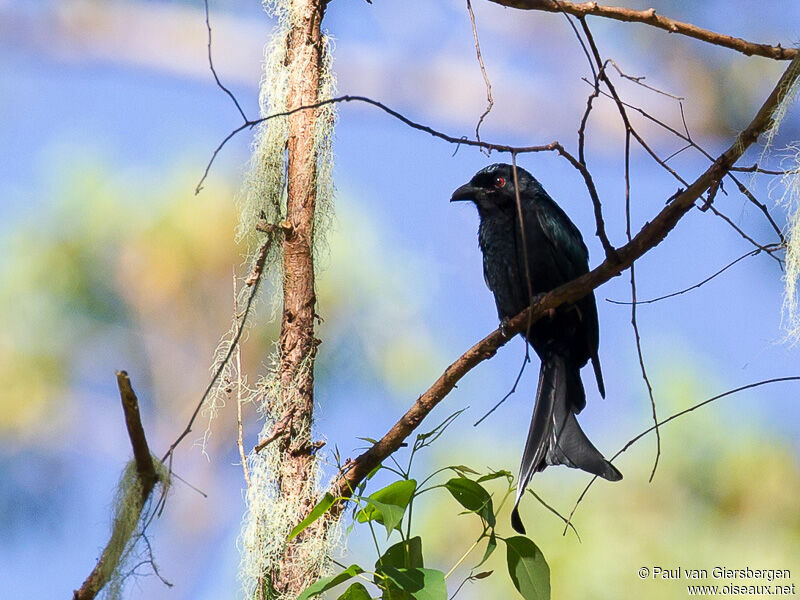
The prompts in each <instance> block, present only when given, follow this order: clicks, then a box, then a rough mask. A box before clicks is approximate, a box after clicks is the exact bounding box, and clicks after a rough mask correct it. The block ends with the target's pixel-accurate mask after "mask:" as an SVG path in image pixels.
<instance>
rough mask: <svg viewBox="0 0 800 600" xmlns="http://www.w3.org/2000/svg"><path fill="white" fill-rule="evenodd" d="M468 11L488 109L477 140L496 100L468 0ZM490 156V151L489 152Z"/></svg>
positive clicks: (480, 121) (478, 130)
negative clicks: (484, 85) (493, 96)
mask: <svg viewBox="0 0 800 600" xmlns="http://www.w3.org/2000/svg"><path fill="white" fill-rule="evenodd" d="M467 11H469V21H470V23H472V37H473V38H474V39H475V52H476V54H477V55H478V64H479V65H480V67H481V75H483V82H484V83H485V84H486V102H487V104H486V109H485V110H484V111H483V113H482V114H481V116H480V118H479V119H478V124H477V125H476V126H475V139H476V140H480V139H481V125H482V124H483V120H484V119H485V118H486V116H487V115H488V114H489V113H490V112H492V107H493V106H494V98H492V83H491V82H490V81H489V76H488V75H487V74H486V65H484V64H483V56H481V43H480V41H479V40H478V27H477V25H475V13H474V12H472V2H470V0H467ZM486 153H487V154H488V153H489V151H488V150H487V151H486Z"/></svg>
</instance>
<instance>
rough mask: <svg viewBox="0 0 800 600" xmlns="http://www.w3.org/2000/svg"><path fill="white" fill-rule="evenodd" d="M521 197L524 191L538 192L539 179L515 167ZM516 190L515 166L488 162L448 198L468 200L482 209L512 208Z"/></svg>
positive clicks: (514, 203)
mask: <svg viewBox="0 0 800 600" xmlns="http://www.w3.org/2000/svg"><path fill="white" fill-rule="evenodd" d="M517 185H518V187H519V193H520V197H523V195H524V194H525V192H531V191H533V192H538V191H539V190H540V189H541V186H540V185H539V182H538V181H536V179H534V177H533V175H531V174H530V173H528V172H527V171H526V170H525V169H523V168H521V167H517ZM516 198H517V194H516V191H515V187H514V168H513V167H512V166H511V165H508V164H505V163H496V164H493V165H489V166H488V167H485V168H483V169H481V170H480V171H478V172H477V173H475V176H474V177H473V178H472V179H470V181H469V183H466V184H464V185H462V186H461V187H460V188H458V189H457V190H456V191H455V192H453V195H452V196H451V197H450V202H458V201H462V200H469V201H471V202H474V203H475V205H476V206H477V207H478V210H479V211H480V212H481V213H489V212H495V211H506V210H514V209H515V207H516Z"/></svg>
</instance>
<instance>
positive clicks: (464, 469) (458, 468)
mask: <svg viewBox="0 0 800 600" xmlns="http://www.w3.org/2000/svg"><path fill="white" fill-rule="evenodd" d="M447 468H448V469H450V470H451V471H455V472H456V473H458V474H459V475H461V476H462V477H464V476H465V475H480V473H478V472H477V471H476V470H475V469H470V468H469V467H468V466H466V465H450V466H449V467H447Z"/></svg>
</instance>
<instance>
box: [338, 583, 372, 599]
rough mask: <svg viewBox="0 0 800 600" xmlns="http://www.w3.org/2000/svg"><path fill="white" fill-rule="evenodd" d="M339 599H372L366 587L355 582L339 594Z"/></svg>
mask: <svg viewBox="0 0 800 600" xmlns="http://www.w3.org/2000/svg"><path fill="white" fill-rule="evenodd" d="M339 600H372V596H370V595H369V592H368V591H367V588H365V587H364V586H363V585H361V584H360V583H358V582H355V583H354V584H353V585H351V586H350V587H349V588H347V589H346V590H345V592H344V594H342V595H341V596H339Z"/></svg>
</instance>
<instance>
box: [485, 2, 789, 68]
mask: <svg viewBox="0 0 800 600" xmlns="http://www.w3.org/2000/svg"><path fill="white" fill-rule="evenodd" d="M490 1H491V2H494V3H495V4H502V5H503V6H508V7H509V8H518V9H521V10H539V11H544V12H553V13H566V14H569V15H573V16H575V17H587V16H593V17H605V18H607V19H614V20H616V21H625V22H628V23H644V24H646V25H651V26H652V27H656V28H658V29H663V30H664V31H667V32H669V33H677V34H680V35H685V36H688V37H692V38H694V39H696V40H700V41H703V42H707V43H709V44H714V45H715V46H722V47H723V48H730V49H731V50H736V51H737V52H741V53H742V54H746V55H747V56H753V55H755V56H763V57H765V58H771V59H774V60H792V59H794V58H795V57H796V56H797V55H798V50H797V49H796V48H784V47H783V46H781V45H780V44H777V45H775V46H772V45H770V44H758V43H755V42H749V41H747V40H743V39H742V38H738V37H734V36H731V35H725V34H723V33H717V32H716V31H710V30H708V29H703V28H701V27H698V26H696V25H693V24H691V23H684V22H682V21H676V20H675V19H670V18H669V17H665V16H662V15H659V14H658V13H656V9H654V8H649V9H647V10H634V9H631V8H624V7H621V6H604V5H602V4H598V3H597V2H582V3H577V2H567V1H566V0H490Z"/></svg>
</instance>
